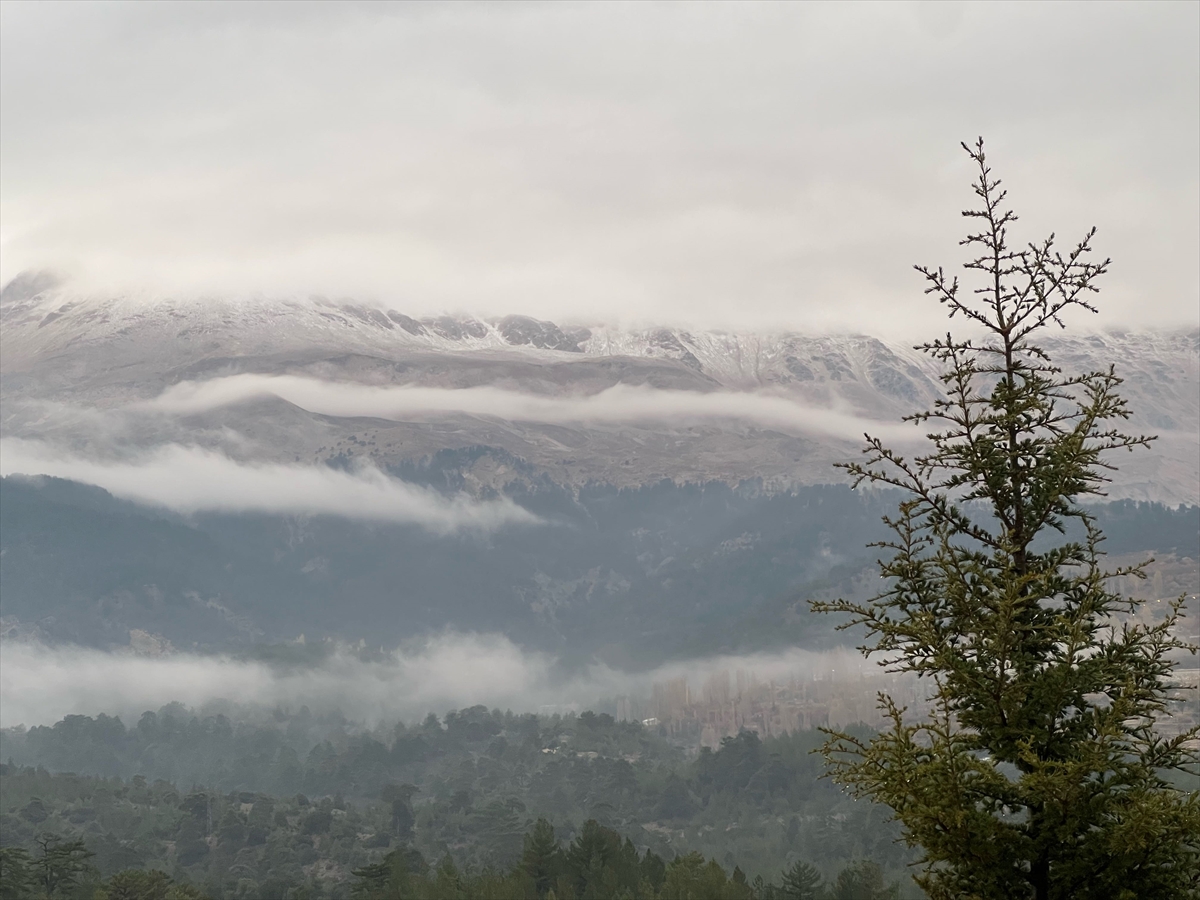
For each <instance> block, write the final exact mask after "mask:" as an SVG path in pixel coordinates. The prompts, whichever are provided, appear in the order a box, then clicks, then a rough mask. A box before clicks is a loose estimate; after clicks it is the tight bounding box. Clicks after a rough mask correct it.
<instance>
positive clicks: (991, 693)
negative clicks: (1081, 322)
mask: <svg viewBox="0 0 1200 900" xmlns="http://www.w3.org/2000/svg"><path fill="white" fill-rule="evenodd" d="M963 146H964V149H966V150H967V152H968V153H969V154H970V156H971V158H972V159H973V160H974V162H975V164H976V166H977V167H978V177H977V180H976V182H975V184H974V190H975V194H976V195H977V197H978V198H979V201H980V206H981V208H979V209H976V210H969V211H967V212H965V213H964V215H965V216H967V217H969V218H971V219H972V220H975V221H977V222H978V223H979V224H980V229H979V231H978V232H976V233H973V234H970V235H969V236H968V237H967V238H966V240H964V241H963V242H962V243H963V244H964V245H966V246H968V247H970V248H973V249H977V250H978V251H979V255H978V257H977V258H976V259H974V261H972V262H970V263H967V264H966V269H967V270H968V271H969V272H970V273H975V274H978V275H980V276H982V278H981V286H980V287H978V288H977V289H976V290H975V291H974V292H973V293H971V294H967V293H966V292H960V290H959V283H958V280H957V278H954V279H948V278H947V276H946V275H945V274H944V273H943V271H942V270H941V269H936V270H932V269H926V268H921V267H918V270H919V271H920V272H921V273H922V274H923V275H924V277H925V279H926V283H927V289H926V293H931V294H933V295H934V296H936V297H937V298H938V300H940V301H941V302H942V303H943V304H945V305H946V306H947V307H948V309H949V313H950V316H951V317H954V316H962V317H963V318H965V319H967V320H968V321H969V322H970V323H971V325H972V327H973V328H974V330H975V331H977V332H979V333H980V334H981V335H982V336H981V337H980V338H978V339H970V340H962V339H954V338H952V337H951V336H950V335H947V336H946V338H945V339H944V340H942V339H939V340H936V341H933V342H932V343H929V344H926V345H924V346H922V347H920V348H919V349H921V350H923V351H924V352H925V353H927V354H929V355H930V356H932V357H933V358H934V359H935V360H937V361H938V362H939V363H941V364H942V366H943V369H944V374H943V375H942V381H943V383H944V386H945V396H944V399H940V400H938V401H937V402H936V403H935V405H934V408H933V409H932V410H930V411H927V412H922V413H918V414H916V415H914V416H911V417H910V419H911V420H912V421H914V422H916V423H919V424H923V425H927V426H929V427H931V428H932V429H934V431H933V433H932V434H930V435H929V440H930V441H931V443H932V448H931V449H930V451H928V452H927V453H926V455H923V456H917V457H916V458H914V459H907V458H905V457H902V456H901V455H899V454H898V453H896V452H894V451H892V450H890V449H888V448H887V447H885V446H884V445H883V444H882V443H881V442H880V441H879V440H878V439H875V438H871V437H870V436H868V439H867V440H868V443H867V447H866V449H865V450H864V453H865V454H866V457H867V458H866V461H865V462H862V463H855V464H851V465H848V466H847V467H846V468H848V469H849V473H850V475H851V476H852V479H853V481H854V484H855V486H856V487H857V486H859V485H860V484H862V483H864V482H865V483H868V484H874V485H882V486H891V487H894V488H899V489H900V490H902V491H903V492H905V494H906V497H905V499H904V500H903V502H902V503H901V504H900V507H899V512H898V514H896V515H895V516H894V517H892V518H888V519H886V520H885V521H886V522H887V524H888V525H889V526H890V528H891V529H892V532H893V535H892V537H891V538H890V539H889V541H888V542H886V543H885V544H882V545H880V546H882V547H884V548H885V549H887V550H888V551H890V553H891V556H890V558H889V559H887V560H885V561H882V562H881V573H882V575H883V577H884V578H885V579H886V581H885V587H884V588H883V591H882V593H880V594H879V595H878V596H877V597H875V598H874V599H873V600H872V601H871V602H869V603H853V602H849V601H844V600H839V601H837V602H833V603H816V604H814V608H815V609H817V610H819V611H825V612H841V613H848V614H849V617H850V620H849V621H848V622H846V623H845V624H844V625H843V626H841V627H849V626H851V625H860V626H864V627H865V630H866V633H867V642H866V644H865V645H864V646H863V647H862V648H860V649H862V650H863V651H864V652H865V653H866V654H867V655H870V654H872V653H878V654H880V655H881V656H882V657H883V659H884V660H885V661H887V662H888V663H889V664H890V665H891V666H892V669H893V670H894V671H899V672H911V673H915V674H916V675H918V676H920V677H921V679H922V683H928V684H929V685H930V688H929V692H930V696H931V699H932V708H931V712H930V714H929V716H928V717H926V718H925V720H924V721H921V720H915V721H914V719H913V718H912V717H911V716H907V715H906V710H905V709H901V708H898V707H897V706H896V705H895V704H894V703H893V702H892V700H891V699H890V698H888V697H886V696H883V695H881V697H880V702H881V708H882V709H883V711H884V712H885V713H886V716H887V717H888V719H889V720H890V725H889V726H888V727H887V728H886V729H885V730H884V731H883V732H882V733H881V734H879V735H878V736H876V737H874V738H871V739H860V738H856V737H855V736H853V735H849V734H845V733H837V732H831V733H830V739H829V742H828V743H827V744H826V746H825V753H826V756H827V759H828V760H829V762H830V764H831V773H832V774H833V776H834V777H835V778H836V779H837V780H838V781H840V782H842V783H844V784H846V785H848V786H850V788H851V789H852V790H853V791H854V792H855V793H857V794H858V795H860V796H867V797H870V798H872V799H874V800H876V801H879V802H881V803H884V804H886V805H887V806H889V807H891V808H892V810H894V812H895V816H896V818H897V819H899V821H900V822H901V823H902V825H903V827H904V829H905V837H906V840H907V841H908V842H909V843H910V844H912V845H917V846H920V847H921V848H922V849H923V851H924V858H923V861H924V871H923V873H922V874H921V875H920V876H919V877H918V878H917V881H918V882H919V883H920V884H921V886H922V887H923V888H924V889H925V890H926V891H927V892H928V894H929V896H930V897H932V898H934V900H942V898H951V897H956V898H957V897H974V898H979V900H990V898H996V900H999V898H1004V900H1009V898H1020V897H1030V898H1035V900H1067V898H1085V897H1086V898H1089V900H1100V898H1134V897H1139V898H1141V897H1162V898H1170V897H1181V896H1187V895H1189V894H1190V893H1191V892H1194V891H1195V890H1196V889H1197V886H1198V884H1200V799H1198V797H1197V794H1196V792H1191V793H1188V792H1183V791H1180V790H1177V789H1176V788H1175V787H1173V786H1172V783H1171V782H1170V780H1169V774H1170V771H1171V770H1176V771H1185V772H1191V773H1192V774H1193V775H1194V767H1195V765H1196V763H1197V756H1196V753H1195V751H1194V750H1192V749H1189V747H1190V745H1189V741H1191V740H1193V739H1194V738H1195V737H1196V736H1197V732H1196V730H1195V729H1193V730H1192V731H1190V732H1188V733H1187V734H1182V735H1178V736H1176V737H1171V738H1167V737H1163V736H1161V735H1160V733H1159V731H1158V730H1156V727H1155V721H1156V720H1161V719H1162V718H1163V717H1164V716H1166V715H1167V714H1169V711H1170V709H1171V703H1172V699H1173V697H1174V696H1175V694H1174V687H1175V686H1174V683H1173V681H1172V673H1173V670H1174V667H1175V660H1174V656H1175V655H1176V654H1177V652H1178V651H1180V650H1185V649H1187V650H1191V651H1192V652H1194V649H1195V648H1192V647H1190V646H1188V645H1186V644H1184V643H1183V642H1182V641H1181V640H1180V639H1179V637H1178V633H1177V626H1178V624H1179V621H1180V617H1181V614H1182V606H1183V598H1180V599H1179V600H1177V601H1176V602H1174V603H1173V604H1171V606H1170V609H1169V610H1168V612H1167V615H1166V616H1165V618H1163V619H1161V620H1159V621H1157V622H1155V621H1153V620H1152V619H1148V618H1147V619H1143V618H1140V617H1139V616H1138V612H1139V609H1140V607H1141V604H1140V603H1139V602H1138V601H1137V600H1135V599H1132V598H1125V597H1122V596H1119V595H1117V594H1116V593H1114V592H1113V591H1112V590H1111V588H1110V585H1111V584H1112V582H1111V581H1110V579H1112V578H1113V577H1114V576H1118V575H1129V574H1132V575H1141V574H1143V566H1135V567H1133V568H1127V569H1126V568H1117V569H1107V568H1106V567H1105V560H1104V554H1103V552H1102V549H1101V547H1102V540H1103V536H1102V535H1101V533H1100V530H1099V528H1098V527H1097V524H1096V522H1095V519H1094V518H1093V516H1092V515H1091V514H1089V512H1088V509H1087V507H1086V506H1085V505H1083V504H1082V502H1081V501H1082V500H1085V499H1086V498H1087V497H1088V496H1095V495H1101V494H1102V493H1103V487H1104V484H1105V482H1106V481H1107V480H1108V479H1107V477H1106V475H1105V472H1106V471H1107V470H1109V469H1111V468H1112V466H1111V463H1109V462H1108V460H1107V456H1106V454H1108V453H1109V452H1111V451H1116V450H1122V449H1128V450H1132V449H1134V448H1138V447H1142V446H1145V445H1147V444H1148V443H1149V441H1150V440H1151V439H1150V438H1145V437H1137V436H1129V435H1126V434H1124V433H1122V432H1121V431H1120V430H1119V429H1118V428H1117V427H1115V424H1116V423H1119V421H1120V420H1123V419H1126V418H1128V416H1129V409H1128V407H1127V406H1126V404H1125V402H1124V401H1123V400H1122V399H1121V398H1120V397H1119V396H1118V393H1117V388H1118V386H1119V385H1120V383H1121V380H1120V378H1118V377H1117V375H1116V373H1115V372H1114V371H1113V370H1111V369H1110V370H1108V371H1098V372H1084V373H1078V374H1065V373H1064V372H1063V371H1062V370H1060V369H1059V368H1058V367H1056V366H1055V365H1054V364H1053V361H1052V360H1051V358H1050V356H1049V354H1048V352H1047V350H1046V347H1045V346H1044V345H1039V343H1038V338H1039V336H1040V335H1041V334H1042V333H1043V331H1044V329H1046V328H1047V327H1049V326H1052V325H1058V326H1060V327H1061V326H1062V325H1063V321H1062V316H1063V314H1064V313H1066V312H1068V311H1069V310H1071V309H1072V308H1075V307H1079V308H1082V309H1086V310H1091V311H1095V310H1094V307H1093V306H1092V305H1091V296H1092V294H1093V292H1095V291H1096V286H1095V282H1096V280H1097V279H1098V278H1099V277H1100V276H1101V275H1103V274H1104V272H1105V271H1106V270H1107V268H1108V261H1107V260H1105V261H1104V262H1092V261H1090V257H1089V253H1090V251H1091V247H1090V242H1091V239H1092V236H1093V234H1094V232H1095V230H1094V229H1093V230H1092V231H1091V232H1089V233H1088V234H1087V236H1086V237H1085V238H1084V239H1083V241H1081V242H1080V243H1079V244H1078V245H1076V246H1075V247H1074V249H1072V250H1070V251H1069V252H1066V253H1064V252H1063V251H1061V250H1059V249H1057V248H1056V246H1055V243H1054V237H1053V235H1051V237H1050V238H1048V239H1046V240H1045V241H1043V242H1041V243H1039V244H1030V245H1028V246H1026V247H1021V248H1018V247H1015V246H1014V245H1011V244H1010V242H1009V236H1008V229H1009V226H1010V225H1011V224H1012V223H1013V222H1014V221H1016V216H1015V215H1013V213H1012V212H1011V211H1009V210H1008V209H1006V208H1005V205H1004V202H1005V192H1004V191H1002V190H1000V182H999V180H997V179H995V178H993V176H992V173H991V169H990V168H989V167H988V166H987V164H986V161H985V157H984V152H983V142H982V140H981V141H980V142H979V143H978V144H977V145H976V146H974V147H968V146H967V145H965V144H964V145H963Z"/></svg>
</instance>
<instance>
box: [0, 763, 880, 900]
mask: <svg viewBox="0 0 1200 900" xmlns="http://www.w3.org/2000/svg"><path fill="white" fill-rule="evenodd" d="M764 746H766V747H768V748H769V747H770V746H771V743H770V742H764ZM0 779H2V780H0V788H3V795H4V797H5V802H8V803H10V808H13V806H12V805H13V804H16V807H15V808H18V809H19V808H20V805H21V804H23V802H24V800H25V798H26V797H27V796H28V795H29V794H30V793H32V791H33V790H36V791H37V792H38V796H40V797H41V798H43V802H44V807H45V811H46V814H47V815H46V822H48V823H50V824H52V825H53V826H54V827H56V828H58V827H62V828H63V829H64V830H69V829H70V828H71V827H72V826H73V825H75V824H78V825H84V826H86V830H85V831H84V832H83V834H84V835H86V837H87V844H86V845H85V843H84V841H83V840H82V839H80V838H75V837H74V836H73V835H69V836H68V837H55V836H52V835H48V834H43V833H39V834H38V835H34V836H33V837H31V838H29V840H28V847H25V846H8V847H5V848H3V850H2V851H0V865H2V867H3V868H2V869H0V872H2V873H3V878H2V879H0V886H2V887H3V890H4V891H5V893H4V894H3V895H2V897H3V900H43V898H45V897H47V896H49V897H53V898H58V897H61V898H67V900H205V898H207V897H212V898H218V900H250V898H254V900H257V898H260V897H270V898H280V900H304V898H307V900H317V898H331V900H332V898H344V897H354V898H359V900H396V898H418V900H420V898H426V900H443V898H474V897H496V898H501V900H510V898H525V900H548V898H551V897H553V898H555V900H637V898H645V900H664V898H697V900H700V898H704V900H707V898H710V897H714V898H722V897H727V898H733V900H749V898H751V897H753V898H755V900H791V898H793V897H795V896H796V894H795V893H794V892H791V891H790V890H789V885H794V884H796V883H797V876H798V875H802V874H803V873H806V872H816V871H817V870H816V869H815V868H814V867H812V866H808V865H805V864H798V865H795V866H792V867H791V868H790V869H789V871H788V872H787V873H785V877H784V887H783V888H778V887H775V886H774V885H773V884H772V883H771V882H769V881H767V880H766V879H764V878H763V877H762V876H761V875H760V876H758V877H757V878H756V879H755V881H754V883H753V885H751V884H748V882H747V878H746V876H745V874H744V872H743V870H742V869H741V868H740V867H737V866H736V865H735V862H736V861H731V857H730V855H729V854H728V853H726V854H725V863H724V865H722V863H720V862H718V861H717V860H716V859H713V858H710V857H708V856H706V855H705V854H703V853H699V852H696V851H689V852H684V853H669V854H668V855H667V857H666V859H664V857H663V855H661V854H659V853H657V852H656V851H655V850H654V849H652V848H651V847H649V846H647V845H646V844H645V843H642V842H640V841H639V843H636V844H635V842H634V840H632V839H631V838H630V837H629V836H628V835H623V834H622V833H620V832H619V831H617V830H616V829H615V828H611V827H607V826H604V825H601V824H600V823H599V822H597V821H595V820H587V821H586V822H584V824H583V825H582V826H580V827H578V828H575V827H572V826H570V825H566V826H564V828H563V829H561V830H560V831H556V829H555V828H554V826H553V825H552V824H551V823H550V822H549V821H548V820H546V819H538V820H536V821H532V820H526V825H525V826H524V827H523V828H521V829H519V835H518V838H519V843H520V846H521V852H520V853H519V854H518V855H516V856H514V857H513V859H512V862H511V863H510V864H507V865H474V866H464V867H462V868H459V865H458V864H457V863H456V861H455V859H454V858H453V856H451V854H450V853H448V852H446V848H445V844H444V843H443V844H442V848H443V849H442V850H441V851H440V852H441V854H442V856H441V861H440V862H439V863H438V864H437V865H436V866H431V865H430V864H429V862H428V861H427V860H428V859H430V858H436V857H427V856H426V854H424V853H422V852H421V850H419V849H418V848H417V846H416V845H415V844H414V843H406V844H400V845H398V846H393V847H387V846H381V845H380V843H379V842H377V841H376V840H375V839H374V836H375V835H379V834H383V835H385V836H387V835H388V834H389V833H390V830H391V806H390V803H385V804H383V805H380V806H375V807H369V808H367V809H365V810H358V809H357V808H355V806H354V805H353V804H351V803H348V802H345V801H340V800H338V799H337V798H330V797H323V798H313V799H310V798H308V797H306V796H303V795H297V796H294V797H291V798H286V797H269V796H266V795H263V794H251V793H248V792H232V793H229V794H220V793H216V792H210V791H198V790H194V791H190V792H188V793H187V794H185V795H184V796H182V797H181V796H180V792H178V791H177V790H175V789H174V787H173V786H171V785H170V784H168V783H166V782H156V783H153V784H150V783H147V782H146V780H145V779H134V780H133V781H131V782H128V783H126V782H120V781H116V780H106V779H94V778H86V777H81V776H78V775H73V774H60V775H50V774H48V773H46V772H44V771H38V770H30V769H24V770H14V769H13V768H12V767H10V766H5V767H4V768H3V769H0ZM402 793H405V794H407V793H408V792H407V791H404V792H402ZM391 795H392V792H389V796H391ZM319 812H328V813H329V816H330V826H329V829H328V831H326V832H322V833H321V834H316V835H312V834H306V833H305V831H304V827H303V825H304V822H305V821H306V820H307V817H309V816H311V815H313V814H314V813H319ZM13 818H14V817H12V816H9V815H6V816H5V817H4V820H3V824H4V825H5V829H4V831H3V838H4V840H5V841H11V840H13V839H14V838H20V837H21V835H20V833H19V832H16V833H14V832H13V831H11V830H10V829H9V828H8V827H7V826H8V825H9V824H10V823H11V822H12V821H13ZM210 818H211V821H212V829H211V831H209V830H208V823H209V820H210ZM237 822H244V823H251V822H258V823H261V824H260V825H255V826H253V828H262V829H263V830H264V832H265V834H264V836H263V838H262V839H261V840H257V841H255V840H253V839H252V837H251V831H252V830H253V828H252V827H251V826H249V825H247V827H246V828H245V830H244V831H239V830H237V829H235V828H233V827H232V826H233V824H234V823H237ZM633 830H634V831H635V832H636V833H638V834H639V837H643V836H645V834H647V833H646V832H639V831H638V829H637V828H636V826H635V827H634V828H633ZM560 835H562V837H560ZM422 837H423V835H422V834H421V827H420V817H419V822H418V828H417V829H416V831H415V833H414V839H420V838H422ZM437 843H438V842H437V841H431V840H425V841H424V845H425V846H427V847H430V846H436V845H437ZM33 847H36V848H37V849H35V851H34V852H33V853H32V854H31V853H30V852H29V848H33ZM195 848H203V851H202V852H197V851H196V849H195ZM467 849H468V848H466V847H462V846H458V847H456V848H455V852H456V853H459V854H462V852H463V851H464V850H467ZM118 851H119V852H118ZM39 854H40V855H39ZM463 855H467V856H470V854H469V853H467V854H463ZM131 857H136V858H138V859H141V860H144V862H143V863H141V864H139V865H133V866H130V865H123V864H121V863H120V862H119V860H123V859H129V858H131ZM92 863H94V864H95V865H94V867H93V866H92V865H91V864H92ZM860 868H861V864H860V863H851V864H850V865H849V866H848V867H846V868H845V869H844V871H843V873H842V875H844V876H845V877H844V878H843V879H842V880H843V881H845V880H846V878H849V877H851V876H853V875H854V874H855V873H856V872H858V871H859V869H860ZM730 869H732V873H731V874H730ZM46 870H51V871H52V872H54V873H57V874H56V875H55V876H54V877H52V879H51V881H52V887H51V890H52V893H50V894H47V893H46V890H45V887H44V883H42V882H39V881H38V877H39V873H44V872H45V871H46ZM875 871H876V872H877V873H879V872H880V870H879V869H878V867H876V868H875ZM776 874H777V873H776ZM839 877H841V876H839ZM105 878H106V879H107V880H104V879H105ZM816 879H817V881H819V880H820V875H819V874H817V875H816ZM800 896H803V897H806V898H809V897H811V900H828V897H827V895H825V894H820V893H818V894H801V895H800ZM881 896H891V895H888V894H882V895H881Z"/></svg>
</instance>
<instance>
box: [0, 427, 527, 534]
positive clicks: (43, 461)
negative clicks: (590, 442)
mask: <svg viewBox="0 0 1200 900" xmlns="http://www.w3.org/2000/svg"><path fill="white" fill-rule="evenodd" d="M14 474H22V475H51V476H55V477H58V478H68V479H71V480H73V481H81V482H84V483H87V484H94V485H97V486H98V487H102V488H104V489H105V490H106V491H108V492H110V493H111V494H113V495H114V496H117V497H122V498H125V499H127V500H133V501H135V502H138V503H145V504H151V505H156V506H165V507H168V508H170V509H173V510H177V511H180V512H201V511H221V512H244V511H253V512H266V513H277V514H324V515H334V516H344V517H346V518H352V519H372V520H377V521H387V522H401V523H411V524H415V525H420V526H422V527H424V528H426V529H428V530H430V531H434V532H438V533H449V532H454V531H458V530H461V529H484V530H490V529H495V528H500V527H503V526H507V525H516V524H532V523H536V522H537V521H539V520H538V518H537V517H536V516H534V515H533V514H532V513H530V512H528V511H527V510H525V509H522V508H521V507H520V506H518V505H517V504H515V503H513V502H512V501H511V500H508V499H506V498H500V499H496V500H487V501H478V500H475V499H472V498H471V497H468V496H466V495H459V496H455V497H445V496H443V495H441V494H439V493H437V492H436V491H432V490H429V489H427V488H423V487H419V486H415V485H411V484H408V483H406V482H403V481H400V480H398V479H395V478H391V477H389V476H388V475H386V474H384V473H383V472H381V471H379V470H378V469H377V468H374V467H372V466H369V465H363V466H360V467H359V468H357V469H355V470H353V471H341V470H338V469H331V468H325V467H321V466H301V465H272V464H249V463H242V462H238V461H236V460H232V459H230V458H229V457H227V456H225V455H223V454H220V453H215V452H212V451H209V450H203V449H200V448H196V447H184V446H180V445H178V444H171V445H168V446H166V447H161V448H159V449H157V450H154V451H151V452H148V453H145V454H142V455H140V456H137V457H135V458H133V459H129V460H122V461H98V460H93V459H84V458H82V457H79V456H76V455H72V454H69V453H66V452H64V451H62V450H59V449H55V448H53V447H50V446H48V445H46V444H43V443H40V442H36V441H24V440H19V439H14V438H5V439H3V440H0V475H5V476H7V475H14Z"/></svg>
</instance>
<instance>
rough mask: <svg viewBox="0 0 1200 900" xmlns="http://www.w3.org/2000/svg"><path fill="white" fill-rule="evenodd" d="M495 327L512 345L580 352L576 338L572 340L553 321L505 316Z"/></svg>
mask: <svg viewBox="0 0 1200 900" xmlns="http://www.w3.org/2000/svg"><path fill="white" fill-rule="evenodd" d="M496 329H497V330H498V331H499V332H500V334H501V335H502V336H503V337H504V340H506V341H508V343H510V344H512V345H513V346H514V347H519V346H521V345H522V344H531V345H533V346H534V347H537V348H538V349H540V350H561V351H563V352H564V353H579V352H581V351H580V349H579V341H578V339H575V340H572V338H571V337H570V336H568V335H567V334H565V333H564V332H563V330H562V329H561V328H559V327H558V326H557V325H555V324H554V323H553V322H542V321H540V320H538V319H531V318H530V317H529V316H505V317H504V318H503V319H501V320H500V321H499V322H498V323H497V324H496Z"/></svg>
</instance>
